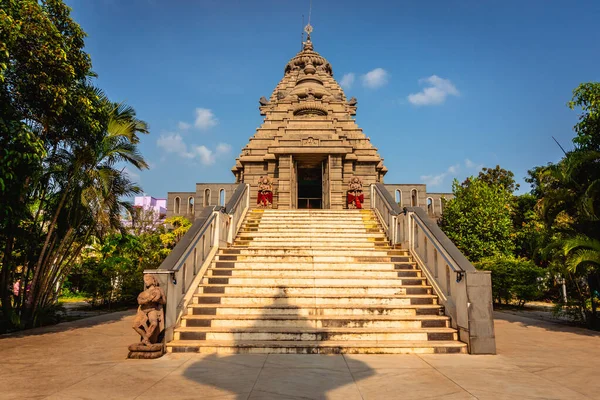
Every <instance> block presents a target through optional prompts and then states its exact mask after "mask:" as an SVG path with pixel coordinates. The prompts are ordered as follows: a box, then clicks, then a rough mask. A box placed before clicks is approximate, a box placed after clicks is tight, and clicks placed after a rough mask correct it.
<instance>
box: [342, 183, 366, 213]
mask: <svg viewBox="0 0 600 400" xmlns="http://www.w3.org/2000/svg"><path fill="white" fill-rule="evenodd" d="M362 187H363V184H362V179H360V178H359V177H357V176H354V177H352V178H350V183H349V184H348V195H347V197H346V203H347V204H348V208H349V209H353V208H358V209H361V208H362V204H363V203H364V201H365V195H364V194H363V192H362Z"/></svg>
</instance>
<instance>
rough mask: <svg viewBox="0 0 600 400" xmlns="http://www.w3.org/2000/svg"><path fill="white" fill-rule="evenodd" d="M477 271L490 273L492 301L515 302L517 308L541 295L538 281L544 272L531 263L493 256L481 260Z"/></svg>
mask: <svg viewBox="0 0 600 400" xmlns="http://www.w3.org/2000/svg"><path fill="white" fill-rule="evenodd" d="M475 266H476V267H477V268H478V269H482V270H487V271H491V272H492V295H493V297H494V301H496V302H497V303H499V304H502V301H504V302H505V303H506V304H509V303H510V302H511V301H512V300H516V301H517V302H518V304H519V306H522V305H523V304H525V302H527V301H532V300H535V299H537V298H539V296H540V295H541V292H542V290H541V286H542V285H541V283H540V280H541V278H542V277H543V276H544V270H543V269H542V268H540V267H538V266H536V265H535V264H534V263H533V261H530V260H526V259H524V258H514V257H511V256H495V257H489V258H485V259H483V260H481V261H480V262H478V263H477V264H476V265H475Z"/></svg>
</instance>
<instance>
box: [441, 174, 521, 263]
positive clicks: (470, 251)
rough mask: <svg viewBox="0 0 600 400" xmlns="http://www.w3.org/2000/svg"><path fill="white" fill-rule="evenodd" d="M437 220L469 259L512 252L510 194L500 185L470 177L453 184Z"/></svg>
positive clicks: (507, 254) (477, 259)
mask: <svg viewBox="0 0 600 400" xmlns="http://www.w3.org/2000/svg"><path fill="white" fill-rule="evenodd" d="M452 191H453V193H454V198H453V199H451V200H448V201H447V202H446V205H445V207H444V214H443V215H442V218H441V220H440V227H441V229H442V230H443V231H444V232H445V233H446V235H448V237H449V238H450V239H451V240H452V241H453V242H454V244H455V245H456V246H457V247H458V248H459V249H460V250H461V251H462V252H463V253H464V254H465V255H466V256H467V258H468V259H469V260H470V261H471V262H476V261H479V260H481V259H482V258H485V257H490V256H495V255H506V256H509V255H511V254H513V251H514V243H513V228H512V220H511V211H512V195H511V194H510V193H509V192H508V191H506V190H505V188H504V187H503V186H501V185H493V184H491V185H490V184H488V183H486V182H484V181H482V180H481V179H479V178H470V179H469V184H468V185H466V186H465V185H459V183H458V181H457V180H455V181H454V183H453V185H452Z"/></svg>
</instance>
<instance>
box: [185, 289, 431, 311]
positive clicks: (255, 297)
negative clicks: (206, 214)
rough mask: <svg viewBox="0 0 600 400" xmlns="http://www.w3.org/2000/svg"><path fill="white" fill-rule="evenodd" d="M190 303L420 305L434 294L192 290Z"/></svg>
mask: <svg viewBox="0 0 600 400" xmlns="http://www.w3.org/2000/svg"><path fill="white" fill-rule="evenodd" d="M192 304H206V305H209V304H211V305H214V304H222V305H236V306H237V305H240V306H243V305H246V306H261V307H265V306H271V305H273V306H277V305H284V306H285V305H291V306H294V305H296V306H302V307H304V306H313V307H316V306H319V305H323V304H337V305H344V306H351V307H353V306H381V307H386V306H401V305H404V306H421V305H437V304H438V298H437V296H436V295H434V294H432V293H431V291H429V293H423V294H417V293H411V294H405V295H395V294H392V295H373V294H371V295H365V294H351V293H343V294H329V293H324V294H321V295H319V296H318V297H316V296H315V295H314V294H312V293H298V294H294V295H293V296H291V295H288V294H283V293H276V294H239V293H222V294H221V293H216V294H215V293H196V294H194V296H193V303H192Z"/></svg>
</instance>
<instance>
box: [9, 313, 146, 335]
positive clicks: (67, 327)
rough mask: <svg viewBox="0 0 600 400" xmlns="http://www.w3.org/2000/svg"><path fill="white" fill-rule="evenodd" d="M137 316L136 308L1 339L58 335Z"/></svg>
mask: <svg viewBox="0 0 600 400" xmlns="http://www.w3.org/2000/svg"><path fill="white" fill-rule="evenodd" d="M132 314H135V308H129V309H126V310H122V311H116V312H108V313H105V314H100V315H95V316H92V317H86V318H81V319H77V320H73V321H67V322H61V323H58V324H55V325H46V326H41V327H39V328H32V329H25V330H22V331H15V332H11V333H5V334H2V335H0V339H5V338H23V337H27V336H35V335H45V334H47V333H58V332H66V331H72V330H75V329H79V328H88V327H92V326H96V325H102V324H109V323H113V322H116V321H120V320H122V319H124V318H126V317H128V316H131V315H132Z"/></svg>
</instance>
